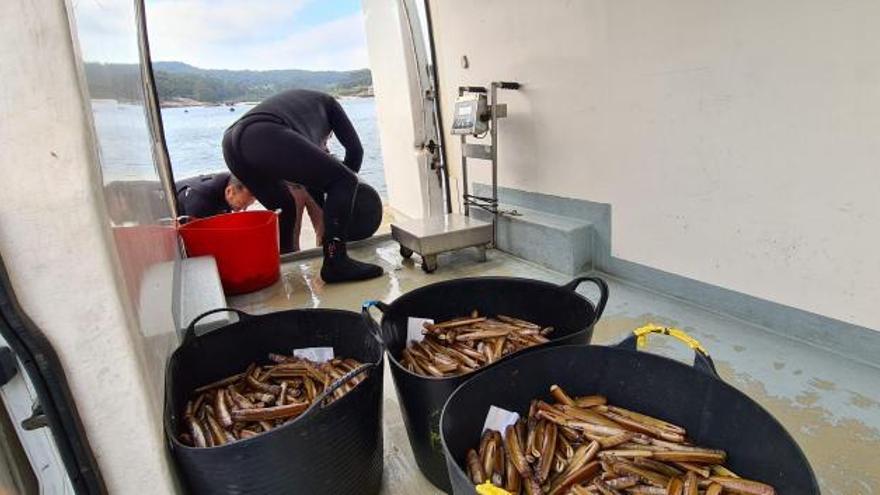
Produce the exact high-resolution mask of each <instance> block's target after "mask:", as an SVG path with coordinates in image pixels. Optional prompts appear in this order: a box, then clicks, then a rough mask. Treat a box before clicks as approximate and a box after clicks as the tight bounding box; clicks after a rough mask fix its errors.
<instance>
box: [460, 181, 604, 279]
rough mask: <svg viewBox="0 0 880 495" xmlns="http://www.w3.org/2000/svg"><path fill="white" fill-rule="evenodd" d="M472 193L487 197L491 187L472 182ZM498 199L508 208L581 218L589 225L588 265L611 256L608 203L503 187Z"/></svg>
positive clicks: (602, 263)
mask: <svg viewBox="0 0 880 495" xmlns="http://www.w3.org/2000/svg"><path fill="white" fill-rule="evenodd" d="M473 186H474V194H476V195H478V196H491V194H492V189H491V187H490V186H488V185H487V184H480V183H474V184H473ZM498 200H499V201H500V202H501V203H504V204H505V205H508V207H509V208H515V209H517V210H523V209H528V210H533V211H537V212H542V213H547V214H550V215H555V216H559V217H566V218H571V219H575V220H578V221H583V222H586V223H589V224H590V225H592V232H593V234H592V235H591V236H590V245H589V247H588V249H589V255H590V257H591V259H590V260H589V265H590V266H595V267H602V266H605V265H607V264H608V263H609V260H610V259H611V205H609V204H607V203H598V202H595V201H586V200H582V199H573V198H564V197H562V196H554V195H552V194H541V193H535V192H528V191H520V190H518V189H510V188H506V187H499V188H498Z"/></svg>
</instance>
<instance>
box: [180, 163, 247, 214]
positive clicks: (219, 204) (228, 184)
mask: <svg viewBox="0 0 880 495" xmlns="http://www.w3.org/2000/svg"><path fill="white" fill-rule="evenodd" d="M175 186H176V189H177V191H176V192H177V204H178V207H179V209H180V215H187V216H190V217H195V218H205V217H210V216H213V215H220V214H221V213H229V212H233V211H241V210H244V209H245V208H247V207H248V206H250V205H251V204H252V203H253V202H254V196H253V195H252V194H251V192H250V191H249V190H248V188H247V187H246V186H245V185H244V184H242V183H241V181H239V180H238V179H237V178H236V177H235V176H234V175H232V174H230V173H229V172H220V173H216V174H206V175H199V176H196V177H190V178H188V179H183V180H181V181H177V183H176V184H175Z"/></svg>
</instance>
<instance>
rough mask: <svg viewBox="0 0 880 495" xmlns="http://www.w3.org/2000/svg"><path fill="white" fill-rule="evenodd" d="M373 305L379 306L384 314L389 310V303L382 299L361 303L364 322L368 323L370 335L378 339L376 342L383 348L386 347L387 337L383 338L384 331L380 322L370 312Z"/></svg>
mask: <svg viewBox="0 0 880 495" xmlns="http://www.w3.org/2000/svg"><path fill="white" fill-rule="evenodd" d="M372 307H376V308H379V310H380V311H381V312H382V313H383V314H384V313H385V311H387V310H388V305H387V304H385V303H383V302H382V301H366V302H365V303H363V304H362V305H361V316H362V317H363V318H364V323H365V324H366V325H367V328H368V331H369V332H370V335H372V336H373V338H374V339H376V342H378V343H379V345H380V346H382V349H385V339H383V338H382V331H381V329H380V327H379V324H378V323H376V320H374V319H373V315H372V314H371V313H370V308H372Z"/></svg>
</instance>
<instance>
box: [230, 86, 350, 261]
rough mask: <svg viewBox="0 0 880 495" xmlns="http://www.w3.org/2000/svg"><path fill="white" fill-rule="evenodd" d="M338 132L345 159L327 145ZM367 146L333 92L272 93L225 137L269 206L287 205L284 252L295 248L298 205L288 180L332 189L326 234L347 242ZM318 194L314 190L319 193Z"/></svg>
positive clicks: (244, 177) (239, 168)
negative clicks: (331, 93) (329, 138)
mask: <svg viewBox="0 0 880 495" xmlns="http://www.w3.org/2000/svg"><path fill="white" fill-rule="evenodd" d="M331 132H333V133H334V134H335V135H336V138H337V139H338V140H339V142H340V143H342V146H343V147H345V159H344V160H343V161H341V162H340V161H339V160H337V159H336V158H334V157H333V156H331V155H330V154H329V153H327V152H326V150H324V149H323V143H324V140H325V139H326V138H327V136H328V135H329V134H330V133H331ZM363 154H364V152H363V147H362V146H361V142H360V139H359V138H358V135H357V132H356V131H355V130H354V127H352V125H351V122H350V121H349V120H348V117H347V116H346V115H345V111H343V109H342V106H341V105H339V103H338V102H337V101H336V100H335V99H334V98H333V97H332V96H330V95H327V94H324V93H320V92H317V91H309V90H304V89H293V90H289V91H284V92H282V93H279V94H277V95H274V96H271V97H269V98H267V99H266V100H264V101H263V102H262V103H260V104H259V105H257V106H255V107H254V108H253V109H251V110H250V111H249V112H248V113H246V114H245V115H244V116H243V117H242V118H241V119H239V120H238V121H237V122H236V123H235V124H233V125H232V126H231V127H230V128H229V129H227V130H226V133H225V134H224V136H223V156H224V158H225V159H226V164H227V166H228V167H229V170H231V171H232V173H233V174H235V176H236V177H238V178H239V179H240V180H241V181H242V182H243V183H244V185H246V186H247V187H248V189H250V190H251V192H252V193H253V195H254V196H256V198H257V199H258V200H259V201H260V203H262V204H263V206H265V207H266V208H267V209H270V210H274V209H278V208H280V209H281V218H280V222H279V223H280V226H279V227H280V231H281V251H282V252H289V251H291V250H292V249H293V227H294V217H295V212H296V204H295V202H294V200H293V197H292V196H291V194H290V192H289V191H288V189H287V184H286V183H285V181H289V182H295V183H297V184H301V185H303V186H305V187H307V188H308V189H309V190H310V192H312V191H315V190H319V191H323V192H324V193H326V199H325V200H324V205H323V206H324V226H325V238H327V239H330V240H332V239H339V240H342V241H344V240H345V232H346V229H347V224H348V220H349V217H350V216H351V210H352V204H353V202H354V195H355V191H356V190H357V184H358V179H357V175H356V174H357V172H358V170H360V168H361V160H362V159H363ZM313 195H315V194H314V192H313Z"/></svg>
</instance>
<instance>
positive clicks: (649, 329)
mask: <svg viewBox="0 0 880 495" xmlns="http://www.w3.org/2000/svg"><path fill="white" fill-rule="evenodd" d="M652 333H662V334H663V335H669V336H670V337H675V338H676V339H678V340H680V341H682V342H684V343H685V344H687V346H688V347H690V348H691V349H693V350H695V351H698V352H701V353H703V354H705V355H706V356H708V355H709V351H707V350H706V349H705V348H704V347H703V346H702V345H701V344H700V341H699V340H697V339H695V338H693V337H691V336H690V335H688V334H687V333H685V331H684V330H680V329H678V328H671V327H663V326H660V325H655V324H653V323H648V324H647V325H645V326H643V327H639V328H637V329H635V330H633V334H635V336H636V347H644V346H645V344H647V343H648V335H650V334H652Z"/></svg>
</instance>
